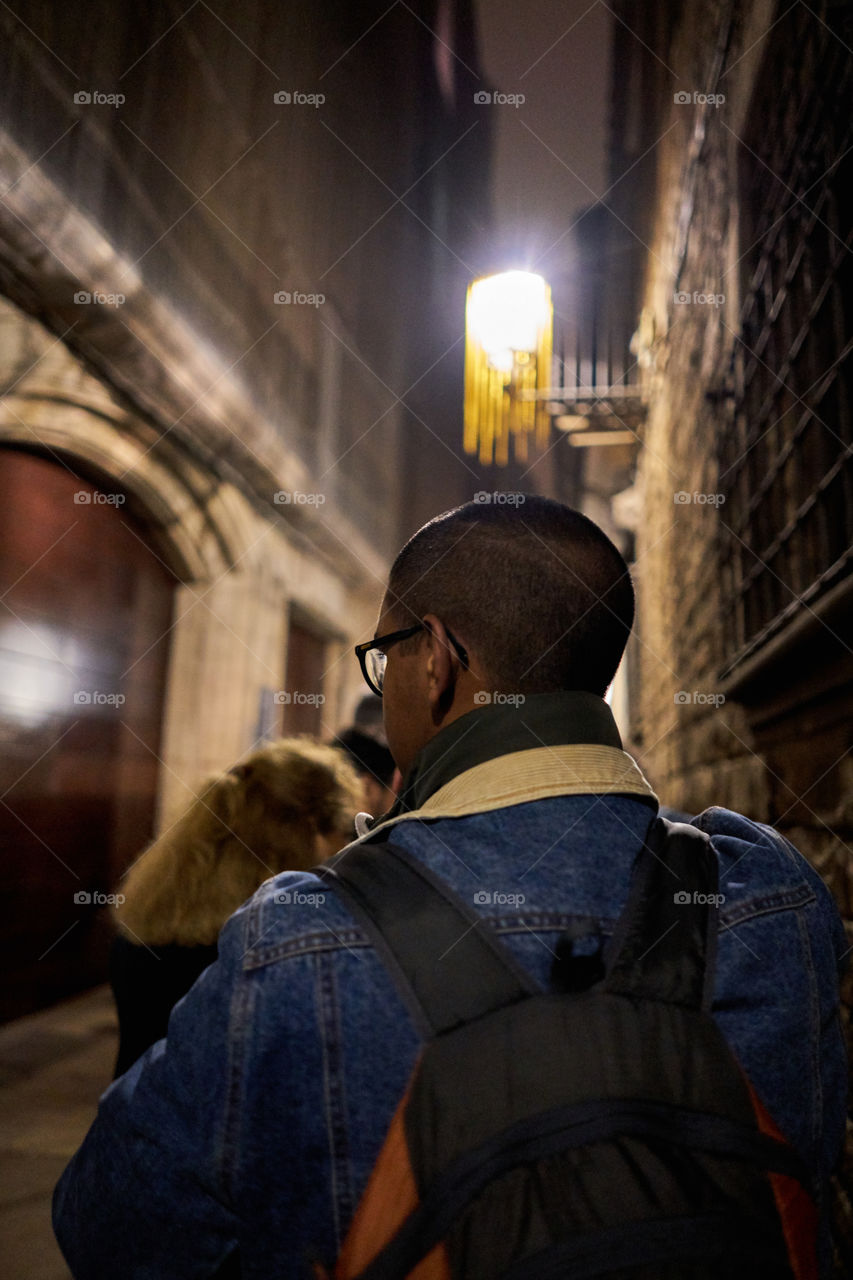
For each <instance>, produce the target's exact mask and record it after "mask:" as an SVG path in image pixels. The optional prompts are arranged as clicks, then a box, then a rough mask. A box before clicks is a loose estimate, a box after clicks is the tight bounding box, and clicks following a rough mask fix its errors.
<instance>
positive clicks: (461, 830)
mask: <svg viewBox="0 0 853 1280" xmlns="http://www.w3.org/2000/svg"><path fill="white" fill-rule="evenodd" d="M633 614H634V598H633V589H632V584H631V579H630V574H629V572H628V568H627V566H626V564H625V562H624V560H623V558H622V556H621V555H620V554H619V552H618V550H617V549H616V547H615V546H614V545H613V544H612V542H610V540H609V539H608V538H607V537H606V535H605V534H604V533H603V532H602V530H601V529H599V528H598V526H597V525H595V524H594V523H593V522H592V521H591V520H589V519H588V518H587V517H585V516H583V515H582V514H581V513H579V512H577V511H573V510H572V509H571V508H568V507H565V506H563V505H562V504H560V503H557V502H552V501H549V500H548V499H545V498H540V497H535V496H532V495H531V496H525V498H524V502H523V505H522V504H521V503H519V504H518V505H515V506H508V505H507V506H503V505H501V506H498V505H496V504H493V505H486V504H475V503H468V504H466V505H465V506H462V507H460V508H457V509H455V510H453V511H450V512H446V513H444V514H443V515H441V516H438V517H436V519H434V520H432V521H430V522H429V523H428V524H427V525H425V526H424V527H423V528H422V529H421V530H420V531H419V532H418V533H416V534H415V535H414V537H413V538H412V539H410V541H409V542H408V543H407V544H406V545H405V546H404V547H403V549H402V550H401V552H400V553H399V555H398V556H397V559H396V560H395V562H394V564H393V566H392V568H391V573H390V577H389V581H388V586H387V590H386V593H385V597H384V599H383V601H382V605H381V608H380V612H379V617H378V621H377V626H376V633H375V638H374V639H373V640H372V641H370V642H367V643H366V644H363V645H359V646H357V655H358V658H359V661H360V662H361V665H362V671H363V673H364V675H365V678H366V680H367V682H368V684H369V686H370V688H371V689H372V690H373V692H374V693H377V694H379V695H381V697H382V700H383V706H384V721H385V728H386V732H387V736H388V744H389V747H390V749H391V752H392V754H393V756H394V759H395V761H396V763H397V765H398V767H399V768H400V770H401V771H402V773H403V785H402V788H401V791H400V794H399V796H398V798H397V800H396V802H395V804H394V806H393V807H392V809H391V811H390V812H389V813H388V814H386V815H384V817H383V819H382V820H381V821H379V822H374V823H370V822H369V821H367V820H366V819H365V820H363V821H362V822H361V823H359V824H357V825H358V826H360V827H361V831H360V834H359V840H358V841H357V842H356V846H357V847H358V846H361V845H364V846H365V847H366V848H368V849H370V850H371V851H372V852H373V853H374V856H375V857H376V858H377V859H381V858H382V857H383V851H382V844H381V841H382V839H383V838H384V837H386V836H388V837H390V839H391V840H393V843H394V844H395V845H396V846H398V847H400V848H401V849H403V850H404V851H405V852H406V854H407V855H408V856H409V857H410V858H411V859H413V860H414V861H416V862H420V863H421V864H422V866H423V869H424V872H427V871H428V872H429V874H430V875H431V876H432V877H434V878H435V879H437V880H438V881H440V882H444V883H445V884H447V885H448V886H449V887H451V888H452V889H454V890H455V891H456V893H457V894H459V895H461V896H462V897H463V898H464V899H465V900H466V901H467V903H468V904H470V906H471V910H472V911H473V912H476V914H477V916H478V917H479V918H480V920H481V921H482V922H483V923H484V924H485V925H487V931H488V932H490V933H494V934H496V935H497V936H498V937H499V938H500V941H501V943H502V945H503V947H504V948H505V949H506V950H507V951H509V952H511V953H512V956H513V957H514V959H515V961H516V963H517V964H518V965H519V966H520V967H521V968H522V969H523V970H524V971H525V973H526V974H527V975H528V976H529V978H530V980H531V981H532V982H534V983H535V985H536V986H537V987H538V988H539V989H540V990H542V991H550V990H553V986H552V965H553V960H554V954H555V948H556V947H557V946H558V944H559V942H560V940H561V939H562V938H563V937H564V935H565V934H566V931H567V930H569V929H570V928H572V929H574V930H575V936H579V931H580V933H582V934H584V936H583V939H582V940H583V941H584V942H585V943H588V942H591V941H596V942H597V945H598V946H599V948H600V949H601V952H602V953H603V950H604V946H605V944H606V942H607V940H608V939H609V938H610V937H611V936H612V933H613V930H614V928H615V923H616V921H617V919H618V918H619V916H620V913H621V912H622V910H623V907H624V905H625V902H626V900H627V897H628V890H629V885H630V883H631V872H632V867H633V864H634V861H635V859H636V857H637V855H638V852H639V850H640V849H641V848H642V846H643V844H644V841H645V840H646V837H647V834H648V832H649V831H650V829H651V827H652V824H653V823H654V821H655V819H656V816H657V812H658V801H657V797H656V796H655V794H654V792H653V791H652V789H651V787H650V786H649V784H648V782H647V781H646V779H645V777H644V776H643V774H642V772H641V771H640V770H639V768H638V767H637V765H636V763H635V761H634V760H633V759H632V758H631V756H630V755H629V754H628V753H627V752H625V751H624V750H623V748H622V743H621V740H620V737H619V733H618V730H617V728H616V724H615V721H614V719H613V716H612V714H611V712H610V709H609V707H608V706H607V704H606V702H605V701H604V694H605V692H606V690H607V688H608V686H609V684H610V682H611V681H612V679H613V676H614V673H615V671H616V668H617V666H618V665H619V662H620V659H621V656H622V653H623V650H624V647H625V644H626V641H627V638H628V635H629V633H630V630H631V627H632V623H633ZM692 825H694V826H695V827H698V828H700V829H701V830H702V831H703V832H705V833H706V834H707V835H708V836H709V837H710V840H711V847H712V849H713V852H714V854H715V855H716V857H717V860H718V863H719V878H720V888H721V890H722V891H723V893H724V894H725V908H724V909H723V912H722V915H721V922H720V927H719V945H718V958H717V964H716V968H715V971H714V974H715V985H714V990H713V1005H712V1010H711V1012H712V1014H713V1017H714V1019H715V1021H716V1023H717V1025H718V1027H719V1029H720V1031H721V1032H722V1034H723V1036H724V1037H725V1039H726V1041H727V1042H728V1044H729V1045H730V1046H731V1047H732V1049H733V1051H734V1052H735V1054H736V1056H737V1058H738V1060H739V1061H740V1062H741V1064H742V1065H743V1067H744V1069H745V1070H746V1072H747V1073H748V1075H749V1078H750V1080H751V1082H752V1085H753V1087H754V1089H755V1091H756V1093H757V1095H758V1096H759V1097H760V1098H761V1100H762V1101H763V1103H764V1104H765V1106H766V1107H767V1108H768V1110H769V1111H770V1113H771V1115H772V1116H773V1117H774V1119H775V1121H776V1123H777V1124H778V1126H779V1127H780V1129H781V1130H782V1131H783V1133H784V1134H785V1136H786V1137H787V1139H788V1140H789V1141H790V1142H791V1143H792V1144H793V1145H794V1147H795V1149H796V1151H797V1153H798V1154H799V1156H800V1158H801V1159H802V1161H803V1162H804V1163H805V1165H806V1167H807V1169H808V1170H809V1172H810V1174H811V1176H812V1178H813V1181H814V1184H815V1186H816V1187H818V1188H820V1189H823V1188H824V1186H825V1185H826V1180H827V1177H828V1175H829V1172H830V1170H831V1168H832V1166H833V1164H834V1162H835V1161H836V1160H837V1157H838V1155H839V1152H840V1150H841V1144H842V1138H843V1132H844V1112H845V1090H846V1066H845V1053H844V1046H843V1040H842V1034H841V1027H840V1018H839V993H838V975H839V969H840V968H841V967H842V966H843V963H844V961H843V956H844V955H845V954H846V952H847V949H848V948H847V942H846V940H845V936H844V930H843V927H842V924H841V921H840V918H839V915H838V912H837V909H836V908H835V906H834V903H833V901H832V898H831V895H830V893H829V891H828V889H827V888H826V886H825V885H824V883H823V881H822V880H821V878H820V876H819V875H818V874H817V872H816V871H815V870H814V869H813V868H812V867H811V866H810V865H809V864H808V863H807V861H806V860H805V859H804V858H803V857H801V856H800V855H799V854H798V853H797V852H796V850H795V849H794V848H793V847H792V845H791V844H790V843H789V842H788V841H787V840H786V839H784V838H783V837H782V836H780V835H779V834H778V833H777V832H776V831H774V830H773V829H772V828H771V827H769V826H766V825H764V824H762V823H757V822H753V821H751V820H750V819H748V818H746V817H744V816H742V815H740V814H737V813H734V812H731V811H730V810H727V809H723V808H716V807H715V808H710V809H706V810H705V811H704V812H703V813H702V814H699V815H698V816H696V817H694V818H693V819H692ZM348 856H349V855H348V851H346V850H345V851H344V852H343V853H342V854H341V855H340V859H342V860H343V861H344V862H345V860H346V858H347V857H348ZM297 888H298V889H300V890H301V891H302V896H303V898H304V899H305V901H304V903H303V904H302V905H300V906H298V907H296V906H293V907H288V908H286V909H283V908H282V907H281V905H280V904H279V901H278V899H279V898H280V896H281V894H282V892H287V893H289V894H291V896H295V890H296V889H297ZM515 890H520V891H522V892H521V893H520V894H519V893H516V892H515ZM507 891H512V892H507ZM312 895H314V900H313V901H309V899H310V898H311V896H312ZM321 898H322V902H321V901H320V899H321ZM520 899H523V901H521V900H520ZM509 900H511V905H509V906H507V905H503V904H504V903H505V902H507V901H509ZM411 927H412V928H413V929H418V927H419V923H418V921H416V920H413V921H412V922H411ZM484 931H486V930H484ZM425 962H426V963H427V965H428V964H429V963H430V961H429V957H425ZM442 962H443V963H448V964H452V963H453V953H452V950H451V953H450V955H448V956H447V957H442ZM464 981H465V975H464V973H463V974H460V976H459V982H460V984H464ZM422 1044H423V1033H422V1031H421V1030H420V1029H419V1025H418V1022H417V1019H416V1018H415V1017H414V1016H413V1013H412V1012H411V1009H410V1005H409V1004H408V1003H407V1002H406V1000H405V999H404V998H403V997H402V996H401V994H400V992H399V990H398V988H397V986H396V985H395V982H394V980H393V978H392V976H391V975H390V973H389V971H388V969H387V968H386V965H385V963H384V962H383V959H382V958H381V956H380V954H379V953H378V952H377V950H376V949H375V947H374V945H373V942H372V935H371V934H370V933H369V932H368V931H367V930H366V929H365V928H364V926H363V925H362V924H361V923H360V919H359V918H357V917H356V916H355V915H354V914H352V913H351V911H350V910H349V908H348V906H347V905H346V902H345V900H344V899H343V897H342V896H341V895H339V894H337V893H336V892H335V891H334V883H333V881H331V882H330V880H329V879H328V878H327V877H323V878H320V877H319V876H317V875H316V874H312V873H311V872H303V873H293V872H290V873H288V872H285V873H283V874H282V875H280V876H277V877H276V878H275V879H274V880H272V881H270V882H268V883H267V884H265V885H263V886H261V888H260V889H259V890H258V891H257V893H256V894H255V895H254V897H253V898H252V899H251V900H250V901H249V902H248V903H246V904H244V905H243V906H242V907H241V908H240V909H239V910H238V911H237V912H236V913H235V914H234V915H233V916H232V917H231V919H230V920H229V921H228V923H227V924H226V926H225V928H224V929H223V931H222V934H221V935H220V940H219V958H218V960H217V962H216V963H215V964H214V965H212V966H211V967H210V968H208V969H207V970H206V971H205V973H204V974H203V975H202V977H201V978H200V979H199V981H198V982H196V984H195V985H194V986H193V988H192V990H191V991H190V993H189V994H188V995H187V997H186V998H185V999H184V1000H183V1001H182V1002H181V1003H180V1004H179V1005H178V1006H177V1008H176V1009H175V1011H174V1013H173V1016H172V1019H171V1022H170V1024H169V1035H168V1037H167V1039H166V1040H165V1041H164V1042H162V1043H161V1044H160V1045H159V1046H157V1048H155V1049H154V1050H152V1051H151V1052H150V1053H149V1054H148V1055H146V1057H145V1058H143V1059H142V1060H141V1061H140V1062H138V1063H137V1064H136V1065H135V1066H134V1067H133V1068H131V1070H130V1071H129V1072H128V1073H127V1074H126V1075H125V1076H123V1077H122V1078H121V1079H120V1080H118V1081H116V1082H115V1083H114V1084H113V1086H112V1087H111V1089H110V1090H108V1091H107V1093H106V1094H105V1095H104V1097H103V1098H102V1099H101V1104H100V1110H99V1114H98V1118H97V1119H96V1121H95V1122H94V1124H93V1125H92V1128H91V1129H90V1131H89V1133H88V1135H87V1137H86V1139H85V1140H84V1142H83V1145H82V1147H81V1148H80V1150H79V1151H78V1152H77V1154H76V1155H75V1156H74V1158H73V1159H72V1161H71V1163H70V1164H69V1166H68V1167H67V1169H66V1170H65V1172H64V1173H63V1175H62V1178H61V1179H60V1182H59V1184H58V1186H57V1189H56V1192H55V1196H54V1227H55V1230H56V1234H57V1237H58V1239H59V1242H60V1245H61V1246H62V1249H63V1252H64V1253H65V1256H66V1258H67V1259H68V1261H69V1264H70V1266H71V1269H72V1271H73V1272H74V1274H75V1275H76V1276H77V1277H79V1278H80V1280H85V1278H86V1277H93V1278H94V1277H97V1278H98V1280H110V1278H111V1277H115V1278H117V1280H118V1278H119V1277H121V1280H126V1278H130V1280H132V1278H133V1277H140V1278H141V1277H143V1276H154V1275H156V1276H160V1277H166V1276H170V1277H171V1276H174V1277H181V1278H182V1280H192V1277H206V1276H212V1275H216V1274H217V1271H218V1269H219V1268H222V1267H226V1266H235V1267H236V1266H238V1265H239V1266H241V1267H242V1270H243V1274H244V1275H246V1276H257V1277H265V1276H273V1275H275V1276H280V1277H303V1276H310V1275H312V1266H313V1265H314V1264H315V1263H316V1264H318V1265H322V1266H323V1267H326V1268H332V1267H333V1266H334V1264H335V1260H336V1258H337V1256H338V1253H339V1251H340V1248H341V1245H342V1242H343V1240H344V1238H345V1236H346V1233H347V1230H348V1228H349V1225H350V1223H351V1221H352V1219H353V1215H354V1214H355V1210H356V1207H357V1206H358V1204H359V1201H360V1199H361V1197H362V1194H363V1192H364V1190H365V1187H366V1185H367V1181H368V1179H369V1177H370V1174H371V1171H372V1169H373V1165H374V1162H375V1160H376V1157H377V1154H378V1152H379V1150H380V1148H381V1146H382V1144H383V1140H384V1138H385V1134H386V1132H387V1130H388V1126H389V1124H390V1121H391V1118H392V1116H393V1114H394V1113H395V1110H396V1108H397V1106H398V1103H399V1100H400V1098H401V1097H402V1095H403V1092H404V1090H405V1089H406V1086H407V1082H408V1080H409V1078H410V1076H411V1072H412V1068H413V1064H414V1062H415V1061H416V1059H417V1057H418V1055H419V1053H420V1051H421V1047H422ZM644 1048H645V1046H643V1045H637V1046H636V1050H637V1052H638V1053H640V1052H642V1051H643V1050H644ZM566 1053H567V1055H568V1054H570V1053H571V1045H567V1046H566ZM823 1227H824V1237H823V1238H824V1241H825V1240H826V1224H825V1221H824V1224H823ZM824 1258H825V1252H824ZM672 1273H673V1274H674V1272H672ZM667 1274H670V1271H667ZM756 1274H758V1273H757V1272H756Z"/></svg>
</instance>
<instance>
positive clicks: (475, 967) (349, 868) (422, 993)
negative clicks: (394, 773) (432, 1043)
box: [316, 842, 538, 1039]
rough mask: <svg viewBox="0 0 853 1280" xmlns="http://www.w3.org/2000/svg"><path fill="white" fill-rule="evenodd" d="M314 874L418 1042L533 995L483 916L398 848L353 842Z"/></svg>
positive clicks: (526, 979) (533, 990) (533, 989)
mask: <svg viewBox="0 0 853 1280" xmlns="http://www.w3.org/2000/svg"><path fill="white" fill-rule="evenodd" d="M316 871H317V873H318V874H320V875H321V876H322V877H323V878H324V879H326V880H327V881H329V882H331V883H332V884H333V885H334V886H335V888H336V889H337V890H340V891H341V892H342V896H344V897H345V898H346V899H347V903H348V905H349V906H350V907H351V908H352V909H353V911H354V913H355V914H356V916H357V917H358V919H359V920H360V922H361V923H362V924H363V925H364V927H365V929H366V931H367V933H368V935H369V937H370V939H371V941H372V942H373V944H374V946H375V947H376V950H377V951H378V953H379V955H380V956H381V958H382V959H383V961H384V963H385V964H386V966H387V968H388V969H389V971H390V973H391V975H392V977H393V978H394V981H395V984H396V986H397V988H398V990H399V992H400V995H401V996H402V998H403V999H404V1001H405V1003H406V1007H407V1008H408V1009H409V1012H410V1013H411V1014H412V1017H413V1018H414V1019H415V1023H416V1025H417V1027H418V1030H419V1032H420V1033H421V1035H422V1036H423V1037H424V1038H425V1039H431V1038H432V1037H433V1036H435V1035H437V1034H439V1033H440V1032H442V1031H449V1030H451V1029H452V1028H453V1027H457V1026H460V1025H461V1024H462V1023H465V1022H471V1021H472V1020H473V1019H475V1018H479V1017H482V1016H483V1015H484V1014H486V1013H491V1012H492V1011H493V1010H495V1009H499V1008H502V1007H503V1006H504V1005H507V1004H512V1003H513V1002H514V1001H516V1000H521V999H523V998H524V997H525V996H528V995H533V994H535V993H536V991H537V990H538V988H537V987H536V986H535V984H534V983H533V981H532V979H531V978H530V977H529V976H528V975H527V974H526V973H525V972H524V970H523V969H522V968H521V966H520V965H518V964H517V963H516V961H515V959H514V957H513V956H512V954H511V953H510V952H509V951H508V950H507V949H506V948H504V947H502V946H501V944H500V943H499V942H498V940H497V938H496V937H495V936H494V934H493V933H492V931H491V929H490V927H489V925H488V923H487V922H486V921H485V920H484V919H483V917H482V916H480V915H479V914H478V913H477V912H476V911H475V910H474V908H473V907H468V906H467V905H466V904H465V903H464V902H463V901H462V899H461V898H459V897H458V896H457V895H456V894H455V893H454V892H453V890H452V889H451V888H450V887H449V886H448V885H447V884H445V883H444V882H443V881H441V880H439V879H438V877H437V876H435V875H434V874H433V873H432V872H431V871H430V870H429V868H428V867H426V866H425V865H424V864H423V863H422V862H419V861H418V860H417V859H416V858H414V857H412V855H411V854H410V853H409V852H408V851H407V850H406V849H402V848H400V846H399V845H393V844H385V843H379V842H377V843H376V844H367V845H357V846H356V847H355V848H352V849H347V850H344V851H343V853H341V854H338V855H337V856H336V858H334V859H332V860H331V861H329V862H328V863H326V864H325V865H324V866H322V867H318V868H316Z"/></svg>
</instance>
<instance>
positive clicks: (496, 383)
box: [464, 271, 554, 466]
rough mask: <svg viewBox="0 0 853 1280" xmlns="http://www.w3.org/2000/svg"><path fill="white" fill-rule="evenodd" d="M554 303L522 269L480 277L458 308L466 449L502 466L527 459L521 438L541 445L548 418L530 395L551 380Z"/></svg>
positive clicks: (542, 286)
mask: <svg viewBox="0 0 853 1280" xmlns="http://www.w3.org/2000/svg"><path fill="white" fill-rule="evenodd" d="M553 326H554V308H553V306H552V305H551V289H550V287H549V286H548V285H547V284H546V283H545V281H544V280H543V279H542V277H541V276H537V275H534V274H532V273H531V272H529V271H505V272H503V273H502V274H500V275H495V276H484V277H483V278H482V279H480V280H475V281H474V282H473V284H471V285H469V286H468V302H467V306H466V310H465V434H464V445H465V451H466V453H476V452H477V451H478V449H479V453H480V461H481V462H482V463H491V462H496V463H498V464H499V465H501V466H504V465H506V463H507V461H508V459H509V437H510V432H512V434H513V436H514V438H515V457H516V458H517V459H518V460H519V461H522V462H523V461H525V460H526V459H527V440H528V436H529V435H530V433H531V432H534V431H535V433H536V443H537V445H539V447H540V448H543V447H544V446H545V445H546V444H547V442H548V431H549V427H550V418H549V415H548V412H547V408H546V403H545V400H544V399H543V398H542V397H541V395H540V396H539V397H538V398H537V394H536V393H537V392H542V391H544V390H545V389H546V388H547V387H549V386H550V383H551V342H552V336H551V335H552V331H553Z"/></svg>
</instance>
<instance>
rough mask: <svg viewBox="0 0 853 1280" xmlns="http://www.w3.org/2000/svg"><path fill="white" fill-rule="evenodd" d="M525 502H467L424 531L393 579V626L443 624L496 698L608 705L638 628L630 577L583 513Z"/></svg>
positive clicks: (547, 502) (402, 556)
mask: <svg viewBox="0 0 853 1280" xmlns="http://www.w3.org/2000/svg"><path fill="white" fill-rule="evenodd" d="M520 496H521V495H519V497H520ZM523 498H524V500H523V501H521V502H518V503H516V504H513V505H510V504H504V503H489V504H486V503H476V502H468V503H466V504H465V505H464V506H461V507H456V508H455V509H454V510H452V511H446V512H445V513H444V514H443V515H440V516H436V518H435V519H434V520H430V521H429V523H428V524H425V525H424V526H423V528H421V529H419V530H418V532H417V533H416V534H415V535H414V536H413V537H412V538H411V539H410V540H409V541H408V542H407V543H406V545H405V546H404V547H403V549H402V551H400V553H399V555H398V556H397V558H396V560H395V561H394V564H393V566H392V568H391V573H390V576H389V580H388V597H387V598H388V602H389V609H390V611H391V614H392V617H393V618H395V619H398V620H399V622H398V625H399V627H400V628H403V627H405V626H410V625H412V624H413V623H415V622H418V621H420V620H421V619H422V618H423V617H424V615H425V614H427V613H434V614H436V615H437V616H438V617H439V618H440V619H441V620H442V622H443V623H444V624H445V626H446V627H448V628H449V629H450V631H451V632H452V633H453V634H454V636H455V637H456V638H457V639H458V640H460V642H464V643H465V644H467V645H468V646H470V648H471V650H472V651H473V652H474V654H475V655H476V657H477V658H478V660H479V663H480V665H481V666H482V668H483V673H482V674H483V675H484V677H485V678H487V679H488V680H489V681H491V682H492V685H493V687H494V689H495V690H499V691H503V692H518V693H529V694H533V693H550V692H555V691H557V690H561V689H574V690H585V691H587V692H589V693H595V694H598V695H599V696H603V695H604V693H605V692H606V690H607V686H608V685H609V684H610V682H611V680H612V679H613V676H614V674H615V672H616V668H617V667H618V665H619V661H620V659H621V657H622V653H623V651H624V649H625V645H626V643H627V640H628V635H629V634H630V631H631V626H632V624H633V620H634V590H633V586H632V583H631V575H630V573H629V571H628V566H627V564H626V563H625V561H624V559H623V558H622V555H621V554H620V552H619V551H618V550H617V548H616V547H615V546H614V544H613V543H612V542H611V541H610V539H609V538H608V537H607V535H606V534H605V533H604V532H603V530H601V529H600V528H599V527H598V525H597V524H595V523H594V522H593V521H592V520H590V519H589V518H588V517H587V516H585V515H583V514H582V513H581V512H579V511H575V510H574V509H573V508H572V507H567V506H564V505H563V504H562V503H560V502H555V501H553V500H552V499H550V498H541V497H538V496H536V495H532V494H530V495H523ZM403 643H404V645H405V646H406V648H407V649H409V648H414V647H415V646H416V645H418V644H420V643H422V636H420V635H419V636H414V637H413V638H412V639H411V640H410V641H404V642H403Z"/></svg>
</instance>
